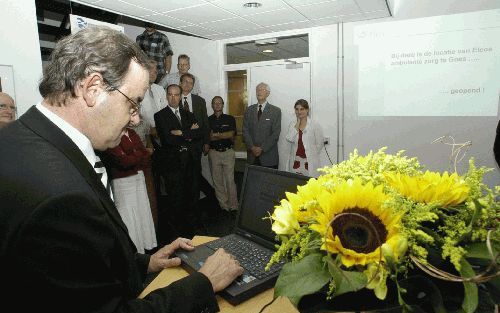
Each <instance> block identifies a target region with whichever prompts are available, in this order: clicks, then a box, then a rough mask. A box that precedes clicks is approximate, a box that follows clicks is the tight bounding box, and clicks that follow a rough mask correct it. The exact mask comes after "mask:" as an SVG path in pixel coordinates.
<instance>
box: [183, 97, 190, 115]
mask: <svg viewBox="0 0 500 313" xmlns="http://www.w3.org/2000/svg"><path fill="white" fill-rule="evenodd" d="M184 111H186V112H191V111H189V103H188V101H187V97H184Z"/></svg>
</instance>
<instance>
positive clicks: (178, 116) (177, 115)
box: [175, 109, 182, 124]
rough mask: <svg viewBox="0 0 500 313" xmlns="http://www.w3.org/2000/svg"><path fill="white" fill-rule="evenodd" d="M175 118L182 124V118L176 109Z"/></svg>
mask: <svg viewBox="0 0 500 313" xmlns="http://www.w3.org/2000/svg"><path fill="white" fill-rule="evenodd" d="M175 117H177V119H178V120H179V123H181V124H182V122H181V116H180V115H179V109H175Z"/></svg>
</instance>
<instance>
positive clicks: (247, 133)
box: [243, 83, 281, 169]
mask: <svg viewBox="0 0 500 313" xmlns="http://www.w3.org/2000/svg"><path fill="white" fill-rule="evenodd" d="M255 89H256V95H257V103H256V104H253V105H251V106H249V107H248V108H247V109H246V111H245V115H244V117H243V138H244V140H245V144H246V146H247V162H248V163H250V164H253V165H259V166H265V167H270V168H276V169H277V168H278V164H279V154H278V139H279V137H280V133H281V110H280V108H278V107H276V106H274V105H272V104H270V103H269V102H267V97H269V94H270V93H271V88H270V87H269V85H268V84H266V83H260V84H258V85H257V87H256V88H255Z"/></svg>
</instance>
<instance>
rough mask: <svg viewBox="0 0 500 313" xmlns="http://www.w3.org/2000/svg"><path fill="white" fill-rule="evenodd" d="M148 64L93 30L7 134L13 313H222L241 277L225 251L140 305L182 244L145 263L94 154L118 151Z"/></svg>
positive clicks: (0, 248)
mask: <svg viewBox="0 0 500 313" xmlns="http://www.w3.org/2000/svg"><path fill="white" fill-rule="evenodd" d="M147 66H148V60H147V57H146V56H145V55H144V54H143V52H142V51H141V50H140V49H139V47H138V46H137V45H136V44H135V43H134V42H133V41H131V40H130V39H128V38H127V37H126V36H125V35H124V34H122V33H120V32H117V31H114V30H112V29H110V28H107V27H91V28H87V29H84V30H81V31H79V32H77V33H76V34H73V35H70V36H67V37H65V38H63V39H62V40H60V41H59V42H58V43H57V45H56V47H55V48H54V51H53V53H52V56H51V63H50V64H49V65H48V66H47V67H46V68H45V70H44V76H43V78H42V80H41V82H40V85H39V90H40V93H41V95H42V97H43V100H42V102H40V103H38V104H37V105H36V106H33V107H31V108H30V109H29V110H28V111H27V112H26V113H25V114H24V115H23V116H21V118H20V119H19V120H17V121H15V122H13V123H12V124H11V125H10V126H9V127H6V128H3V129H1V130H0V145H1V146H2V147H5V149H4V150H2V153H0V191H1V192H0V238H1V240H0V277H2V283H3V284H4V286H5V288H4V289H3V294H2V299H3V305H5V306H10V307H11V308H14V309H13V310H14V311H16V312H52V313H55V312H61V313H62V312H153V311H154V312H180V313H182V312H186V313H187V312H201V311H203V312H215V311H217V310H218V306H217V301H216V299H215V294H214V292H217V291H219V290H222V289H224V288H225V287H226V286H227V285H229V284H230V283H231V282H232V281H233V280H234V278H236V277H237V276H238V275H240V274H242V272H243V270H242V268H241V267H240V266H239V265H238V264H237V262H236V261H234V259H233V257H232V256H230V255H229V254H227V253H225V252H224V251H218V252H217V253H216V254H214V256H212V257H210V258H209V259H207V261H206V262H205V265H204V266H203V267H202V268H201V269H200V270H199V272H197V273H194V274H191V275H189V276H188V277H186V278H184V279H181V280H180V281H178V282H176V283H173V284H171V285H170V286H167V287H165V288H160V289H158V290H156V291H154V292H152V293H150V294H149V295H148V296H146V297H145V298H144V299H138V298H137V296H138V295H139V294H140V292H141V291H142V289H143V282H144V278H145V276H146V273H148V272H155V271H159V270H161V269H163V268H166V267H171V266H176V265H179V264H180V260H179V259H178V258H171V255H172V254H173V252H174V251H175V250H176V249H177V248H184V249H188V250H191V249H193V246H192V243H191V241H190V240H188V239H184V238H178V239H176V240H175V241H174V242H172V243H171V244H169V245H166V246H165V247H163V248H161V249H160V250H158V252H156V253H155V254H153V255H151V256H150V255H145V254H139V253H137V251H136V248H135V246H134V245H133V242H132V241H131V239H130V237H129V235H128V232H127V228H126V226H125V224H124V223H123V221H122V219H121V217H120V215H119V213H118V211H117V209H116V207H115V205H114V203H113V200H112V198H111V197H110V193H109V190H107V188H106V187H107V184H108V181H107V173H106V170H105V168H103V167H102V166H101V165H102V164H101V162H100V159H99V158H98V157H97V156H96V154H95V152H94V150H101V151H103V150H106V149H107V148H111V147H115V146H117V145H118V144H119V143H120V139H121V138H122V135H123V134H124V131H125V128H126V126H127V125H128V124H129V122H130V121H131V120H134V119H137V115H138V114H137V110H138V109H139V105H140V102H141V100H142V98H143V97H144V93H145V92H146V90H147V88H148V85H149V84H148V76H149V73H148V70H147Z"/></svg>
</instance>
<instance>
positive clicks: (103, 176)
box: [94, 156, 114, 201]
mask: <svg viewBox="0 0 500 313" xmlns="http://www.w3.org/2000/svg"><path fill="white" fill-rule="evenodd" d="M95 158H96V162H95V164H94V170H95V172H96V173H97V176H98V177H99V179H100V180H101V183H102V184H103V186H104V188H106V191H107V192H108V195H109V197H110V198H111V200H113V201H114V199H113V192H112V191H111V186H110V184H109V182H108V173H107V172H106V168H105V167H104V164H103V163H102V161H101V159H100V158H99V157H98V156H96V157H95Z"/></svg>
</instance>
